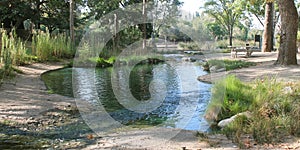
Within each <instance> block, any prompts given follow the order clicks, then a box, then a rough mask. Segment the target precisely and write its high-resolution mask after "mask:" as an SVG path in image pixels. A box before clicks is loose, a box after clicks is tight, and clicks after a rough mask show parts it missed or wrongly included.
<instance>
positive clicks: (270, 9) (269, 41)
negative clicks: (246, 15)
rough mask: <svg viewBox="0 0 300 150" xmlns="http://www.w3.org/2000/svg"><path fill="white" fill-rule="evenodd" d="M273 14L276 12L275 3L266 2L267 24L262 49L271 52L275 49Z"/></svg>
mask: <svg viewBox="0 0 300 150" xmlns="http://www.w3.org/2000/svg"><path fill="white" fill-rule="evenodd" d="M273 14H274V3H273V2H270V3H267V4H266V8H265V25H264V34H263V43H262V51H263V52H271V51H272V50H273V44H274V43H273V35H274V34H273V32H274V30H273V24H274V21H273Z"/></svg>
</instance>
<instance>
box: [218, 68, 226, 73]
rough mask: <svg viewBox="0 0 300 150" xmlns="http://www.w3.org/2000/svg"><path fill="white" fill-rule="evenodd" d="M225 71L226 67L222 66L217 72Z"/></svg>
mask: <svg viewBox="0 0 300 150" xmlns="http://www.w3.org/2000/svg"><path fill="white" fill-rule="evenodd" d="M223 71H226V69H225V68H220V69H218V70H217V71H216V72H223Z"/></svg>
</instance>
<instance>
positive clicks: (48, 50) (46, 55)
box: [31, 30, 74, 61]
mask: <svg viewBox="0 0 300 150" xmlns="http://www.w3.org/2000/svg"><path fill="white" fill-rule="evenodd" d="M31 53H32V55H35V56H37V57H38V59H39V60H40V61H48V60H51V59H53V58H71V57H72V56H73V53H74V52H73V51H72V47H71V42H70V40H69V38H68V37H67V36H66V35H64V34H57V35H55V36H51V35H50V33H49V31H48V30H46V32H43V31H39V32H38V33H37V34H34V35H33V37H32V50H31Z"/></svg>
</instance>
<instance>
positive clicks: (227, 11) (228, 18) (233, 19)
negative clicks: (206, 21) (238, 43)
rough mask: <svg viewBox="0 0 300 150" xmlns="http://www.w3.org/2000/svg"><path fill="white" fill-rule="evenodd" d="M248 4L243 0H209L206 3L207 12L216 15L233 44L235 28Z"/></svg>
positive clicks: (217, 20) (215, 17)
mask: <svg viewBox="0 0 300 150" xmlns="http://www.w3.org/2000/svg"><path fill="white" fill-rule="evenodd" d="M245 6H246V5H245V4H244V1H242V0H209V1H208V2H206V3H205V4H204V9H205V13H207V14H209V15H211V16H212V17H214V19H215V21H216V23H218V24H220V25H221V26H222V28H223V30H224V31H225V32H226V33H227V35H228V37H229V45H232V39H233V28H234V26H235V25H236V23H237V22H239V20H240V19H241V18H242V16H243V11H244V10H245V8H244V7H245Z"/></svg>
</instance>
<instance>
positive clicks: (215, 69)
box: [209, 66, 217, 72]
mask: <svg viewBox="0 0 300 150" xmlns="http://www.w3.org/2000/svg"><path fill="white" fill-rule="evenodd" d="M209 71H210V72H217V66H211V67H209Z"/></svg>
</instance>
